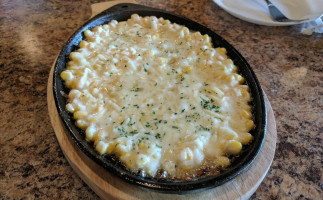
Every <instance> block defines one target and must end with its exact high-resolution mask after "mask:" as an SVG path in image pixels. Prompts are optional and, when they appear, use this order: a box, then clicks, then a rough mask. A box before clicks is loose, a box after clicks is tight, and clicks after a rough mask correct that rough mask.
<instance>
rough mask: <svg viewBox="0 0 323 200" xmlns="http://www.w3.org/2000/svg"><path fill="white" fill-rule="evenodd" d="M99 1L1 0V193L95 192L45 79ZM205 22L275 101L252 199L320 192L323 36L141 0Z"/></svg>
mask: <svg viewBox="0 0 323 200" xmlns="http://www.w3.org/2000/svg"><path fill="white" fill-rule="evenodd" d="M97 2H99V1H88V0H78V1H72V0H70V1H62V0H47V1H45V0H30V1H24V0H1V1H0V116H1V117H0V199H98V196H96V194H95V193H94V192H93V191H92V190H91V189H90V188H89V187H88V186H87V185H86V184H85V183H84V182H83V181H82V180H81V179H80V178H79V177H78V175H77V174H76V173H75V172H74V171H73V170H72V168H71V167H70V165H69V164H68V162H67V160H66V159H65V157H64V155H63V154H62V151H61V149H60V147H59V145H58V142H57V140H56V137H55V133H54V132H53V128H52V127H51V124H50V120H49V116H48V110H47V102H46V85H47V79H48V75H49V70H50V67H51V65H52V63H53V61H54V59H55V57H56V55H57V53H58V52H59V50H60V48H61V47H62V45H63V44H64V42H65V41H66V40H67V38H68V37H69V36H70V35H71V34H72V33H73V32H74V31H75V30H76V29H77V28H78V27H79V26H80V25H82V24H83V23H84V22H85V21H86V20H87V19H88V18H89V17H90V16H91V8H90V5H91V4H92V3H97ZM137 2H139V3H140V4H143V5H148V6H152V7H156V8H161V9H165V10H167V11H171V12H174V13H176V14H180V15H183V16H185V17H187V18H190V19H192V20H194V21H197V22H199V23H201V24H203V25H206V26H208V27H209V28H211V29H212V30H214V31H215V32H216V33H218V34H219V35H221V36H222V37H223V38H224V39H226V40H227V41H228V42H229V43H231V44H232V45H233V46H234V47H235V48H236V49H237V50H238V51H239V52H240V53H241V54H242V55H243V56H244V57H245V58H246V60H247V61H248V62H249V63H250V65H251V66H252V68H253V69H254V71H255V73H256V75H257V77H258V79H259V81H260V83H261V85H262V87H263V89H264V91H265V92H266V94H267V95H268V98H269V100H270V102H271V104H272V107H273V110H274V113H275V117H276V121H277V132H278V138H277V149H276V154H275V158H274V161H273V164H272V167H271V169H270V170H269V173H268V175H267V176H266V178H265V179H264V181H263V182H262V183H261V185H260V187H259V188H258V190H257V191H256V193H255V194H254V195H253V196H252V197H251V199H321V198H322V196H323V175H322V155H323V151H322V146H323V145H322V138H323V128H322V126H323V38H322V34H313V35H310V36H308V35H302V34H300V29H301V25H297V26H290V27H268V26H260V25H255V24H251V23H248V22H245V21H242V20H240V19H237V18H235V17H233V16H231V15H229V14H228V13H227V12H225V11H224V10H222V9H221V8H220V7H219V6H217V5H216V4H215V3H214V2H213V1H212V0H198V1H193V0H191V1H187V0H186V1H184V0H182V1H180V0H169V1H163V0H152V1H148V0H137Z"/></svg>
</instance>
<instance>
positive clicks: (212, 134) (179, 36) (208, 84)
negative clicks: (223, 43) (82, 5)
mask: <svg viewBox="0 0 323 200" xmlns="http://www.w3.org/2000/svg"><path fill="white" fill-rule="evenodd" d="M84 35H85V36H86V39H85V40H84V41H82V42H81V43H80V48H79V49H78V50H76V51H75V52H72V53H71V54H70V60H71V61H69V63H68V65H67V69H66V70H64V71H63V72H62V73H61V77H62V79H64V81H65V84H66V86H67V87H68V88H70V89H71V91H70V93H69V95H68V101H69V103H68V104H67V106H66V109H67V110H68V111H69V112H71V113H73V116H74V119H75V120H76V125H77V126H78V127H80V128H82V129H84V130H85V132H86V137H87V139H88V140H90V141H93V142H94V145H95V147H96V149H97V150H98V152H99V153H101V154H104V153H108V154H115V155H117V156H118V157H119V158H120V160H121V161H122V162H123V163H124V164H125V165H126V166H127V167H128V168H129V169H131V170H134V171H138V170H142V171H143V172H145V173H147V174H149V175H151V176H155V175H156V172H157V171H158V169H163V170H165V171H166V172H167V173H168V176H170V177H181V176H182V172H183V171H185V172H188V173H189V174H194V172H196V170H198V169H200V168H205V167H207V166H206V165H212V166H213V167H218V166H226V165H228V164H229V163H230V161H229V160H228V158H227V157H226V155H228V154H233V155H235V154H238V153H239V152H240V151H241V147H242V144H248V143H249V141H250V140H251V139H252V136H251V135H250V134H249V133H248V132H249V131H250V130H251V129H252V128H253V126H254V123H253V121H252V115H251V107H250V106H249V105H248V102H249V101H250V94H249V92H248V86H247V85H242V83H243V80H244V79H243V77H241V76H240V75H239V74H237V73H236V67H235V66H234V64H233V62H232V60H230V59H229V58H228V57H227V56H226V50H225V49H224V48H213V47H212V45H211V39H210V37H209V36H207V35H201V34H200V33H199V32H191V31H189V30H188V29H187V28H186V27H184V26H181V25H178V24H172V23H170V22H169V21H168V20H164V19H162V18H159V19H157V18H156V17H144V18H142V17H139V16H138V15H136V14H135V15H133V16H132V17H131V19H129V20H128V21H124V22H120V23H118V22H117V21H114V20H113V21H111V22H110V23H109V24H107V25H103V26H97V27H95V28H94V29H92V30H86V31H85V32H84Z"/></svg>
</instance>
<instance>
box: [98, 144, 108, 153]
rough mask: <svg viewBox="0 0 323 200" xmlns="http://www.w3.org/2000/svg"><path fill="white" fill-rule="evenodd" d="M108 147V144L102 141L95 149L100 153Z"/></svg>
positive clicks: (104, 151)
mask: <svg viewBox="0 0 323 200" xmlns="http://www.w3.org/2000/svg"><path fill="white" fill-rule="evenodd" d="M107 148H108V144H106V143H105V142H103V141H100V142H98V143H97V145H96V146H95V149H96V150H97V151H98V152H99V153H100V154H104V153H106V151H107Z"/></svg>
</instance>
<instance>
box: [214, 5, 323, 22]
mask: <svg viewBox="0 0 323 200" xmlns="http://www.w3.org/2000/svg"><path fill="white" fill-rule="evenodd" d="M213 1H214V2H215V3H216V4H217V5H218V6H220V7H221V8H222V9H224V10H225V11H227V12H228V13H230V14H231V15H233V16H235V17H237V18H239V19H242V20H244V21H248V22H251V23H255V24H259V25H266V26H290V25H295V24H301V23H304V22H309V21H312V20H315V19H316V18H318V17H319V15H315V14H314V15H309V14H307V15H306V16H307V18H308V19H309V20H308V21H302V22H276V21H273V20H272V18H271V17H270V13H269V11H268V7H267V4H266V2H265V1H264V0H244V1H243V3H242V1H239V3H237V1H236V0H225V1H224V0H213ZM319 1H320V0H318V2H319ZM272 3H274V2H272ZM322 4H323V3H322ZM274 5H276V2H275V4H274ZM283 5H285V4H278V5H277V6H279V7H278V8H279V9H281V11H282V12H283V11H284V12H286V10H287V9H286V7H285V9H282V8H283ZM320 5H321V4H320ZM284 12H283V13H284ZM290 13H291V12H289V14H290ZM284 14H285V13H284ZM287 14H288V13H287ZM287 16H288V15H287Z"/></svg>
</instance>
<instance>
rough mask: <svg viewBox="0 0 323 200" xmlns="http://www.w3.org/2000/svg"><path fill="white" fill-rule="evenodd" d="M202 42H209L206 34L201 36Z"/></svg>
mask: <svg viewBox="0 0 323 200" xmlns="http://www.w3.org/2000/svg"><path fill="white" fill-rule="evenodd" d="M203 40H204V41H205V42H209V41H210V37H209V36H208V35H207V34H205V35H203Z"/></svg>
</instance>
